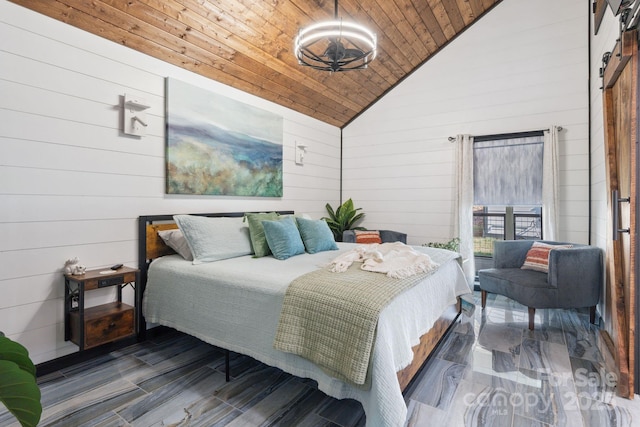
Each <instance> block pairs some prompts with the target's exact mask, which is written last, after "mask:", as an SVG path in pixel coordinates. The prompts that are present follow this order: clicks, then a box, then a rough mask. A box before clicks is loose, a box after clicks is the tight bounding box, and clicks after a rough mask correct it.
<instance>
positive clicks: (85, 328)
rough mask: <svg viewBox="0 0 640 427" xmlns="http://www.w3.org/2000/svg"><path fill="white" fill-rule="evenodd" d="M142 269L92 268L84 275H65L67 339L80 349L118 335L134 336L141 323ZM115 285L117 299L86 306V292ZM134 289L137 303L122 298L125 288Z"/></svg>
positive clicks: (65, 332)
mask: <svg viewBox="0 0 640 427" xmlns="http://www.w3.org/2000/svg"><path fill="white" fill-rule="evenodd" d="M139 283H140V270H138V269H135V268H130V267H121V268H119V269H118V270H109V269H108V268H104V269H100V270H89V271H87V272H86V273H85V274H82V275H72V274H65V275H64V284H65V286H64V324H65V325H64V326H65V328H64V339H65V340H66V341H69V340H70V341H71V342H73V343H75V344H77V345H78V347H80V351H83V350H86V349H89V348H92V347H97V346H99V345H102V344H106V343H109V342H112V341H116V340H119V339H123V338H127V337H132V336H135V335H136V334H137V333H138V330H139V325H138V323H139V322H138V318H139V316H138V315H137V313H136V311H138V310H140V298H141V295H140V292H139V288H140V286H139ZM111 286H116V292H117V301H114V302H110V303H106V304H101V305H98V306H94V307H85V305H84V300H85V292H87V291H91V290H94V289H102V288H107V287H111ZM125 286H132V287H133V288H134V290H135V298H134V300H135V302H134V306H130V305H128V304H125V303H123V302H122V289H123V288H124V287H125Z"/></svg>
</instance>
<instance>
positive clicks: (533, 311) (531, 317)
mask: <svg viewBox="0 0 640 427" xmlns="http://www.w3.org/2000/svg"><path fill="white" fill-rule="evenodd" d="M535 317H536V309H535V308H533V307H529V330H530V331H533V323H534V322H533V321H534V319H535Z"/></svg>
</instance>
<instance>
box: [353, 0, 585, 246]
mask: <svg viewBox="0 0 640 427" xmlns="http://www.w3.org/2000/svg"><path fill="white" fill-rule="evenodd" d="M523 17H526V19H523ZM589 19H590V13H589V7H588V5H587V4H585V3H584V2H582V1H580V0H568V1H562V2H557V1H553V0H543V1H535V2H531V1H528V0H511V1H508V2H502V3H500V4H499V5H498V6H496V7H495V8H494V9H493V10H492V11H491V13H489V14H487V15H486V16H485V17H483V18H482V19H481V20H480V21H479V22H477V23H476V24H474V25H473V26H472V27H471V28H469V29H468V30H467V31H465V32H464V33H463V34H462V35H460V36H459V37H458V38H457V39H456V40H454V41H453V42H452V43H450V44H449V45H448V46H447V47H446V48H445V49H444V50H442V51H441V52H439V53H438V54H437V55H435V56H434V57H433V58H432V59H430V60H429V61H428V62H427V63H425V64H424V65H423V66H422V67H421V68H420V69H418V70H417V71H416V72H414V73H413V74H412V75H411V76H410V77H408V78H407V79H406V80H404V81H403V82H402V83H401V84H400V85H399V86H398V87H397V88H395V89H394V90H392V91H391V92H389V93H388V94H387V95H386V96H385V97H384V98H383V99H381V100H379V101H378V102H377V103H376V104H375V105H373V106H372V107H371V108H370V109H369V110H368V111H366V112H365V113H364V114H362V115H361V116H360V117H358V119H356V120H355V121H354V122H353V123H351V124H350V125H349V126H347V127H346V128H345V129H344V132H343V138H344V148H343V155H344V161H343V165H344V171H343V177H344V182H343V192H344V194H343V198H345V199H346V198H349V197H352V198H353V199H354V202H355V204H356V206H359V207H362V208H363V211H364V212H365V213H367V216H366V219H365V222H364V225H365V226H367V227H369V228H381V227H382V226H384V225H393V226H394V228H395V229H398V230H401V231H404V232H407V233H408V241H409V242H410V243H416V244H422V243H426V242H428V241H444V240H449V239H450V238H452V237H454V236H453V233H454V231H453V230H454V227H453V223H452V221H453V215H452V212H453V208H454V197H455V192H456V189H455V179H454V173H455V172H454V171H455V150H454V148H455V147H454V145H453V144H452V143H449V141H448V140H447V137H449V136H455V135H456V134H461V133H469V134H472V135H487V134H498V133H510V132H519V131H529V130H537V129H545V128H548V127H549V126H550V125H559V126H563V127H564V128H565V130H564V131H562V132H561V134H560V165H561V175H560V176H561V182H560V186H561V189H560V191H561V194H562V199H561V202H560V216H561V220H560V238H561V239H567V240H573V241H576V242H585V243H586V242H587V240H588V237H589V236H588V230H589V226H588V200H589V186H588V175H587V179H584V177H585V172H588V169H589V168H588V164H589V150H588V135H589V126H588V121H589V116H588V102H589V101H588V99H589V98H588V38H587V37H588V22H589V21H588V20H589ZM569 237H570V238H571V239H569Z"/></svg>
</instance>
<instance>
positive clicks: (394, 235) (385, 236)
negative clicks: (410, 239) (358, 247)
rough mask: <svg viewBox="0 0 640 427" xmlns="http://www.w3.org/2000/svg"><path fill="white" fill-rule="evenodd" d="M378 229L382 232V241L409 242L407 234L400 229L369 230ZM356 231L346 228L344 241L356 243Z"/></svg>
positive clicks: (343, 235) (343, 233)
mask: <svg viewBox="0 0 640 427" xmlns="http://www.w3.org/2000/svg"><path fill="white" fill-rule="evenodd" d="M367 231H377V232H378V233H379V234H380V240H381V242H382V243H387V242H402V243H405V244H406V243H407V235H406V234H405V233H400V232H398V231H392V230H367ZM356 240H357V239H356V232H355V231H354V230H345V231H343V232H342V241H343V242H347V243H356Z"/></svg>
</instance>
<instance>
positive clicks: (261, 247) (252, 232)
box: [245, 212, 279, 258]
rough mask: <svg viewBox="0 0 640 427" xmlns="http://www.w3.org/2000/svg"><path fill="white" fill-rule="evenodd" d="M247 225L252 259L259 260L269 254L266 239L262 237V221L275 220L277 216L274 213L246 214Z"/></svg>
mask: <svg viewBox="0 0 640 427" xmlns="http://www.w3.org/2000/svg"><path fill="white" fill-rule="evenodd" d="M245 217H246V218H247V222H248V223H249V237H250V238H251V246H252V247H253V252H254V254H255V255H254V258H260V257H263V256H267V255H270V254H271V250H269V245H268V244H267V239H266V238H265V237H264V227H263V226H262V221H273V220H277V219H278V217H279V215H278V214H277V213H275V212H268V213H248V214H246V215H245Z"/></svg>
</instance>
